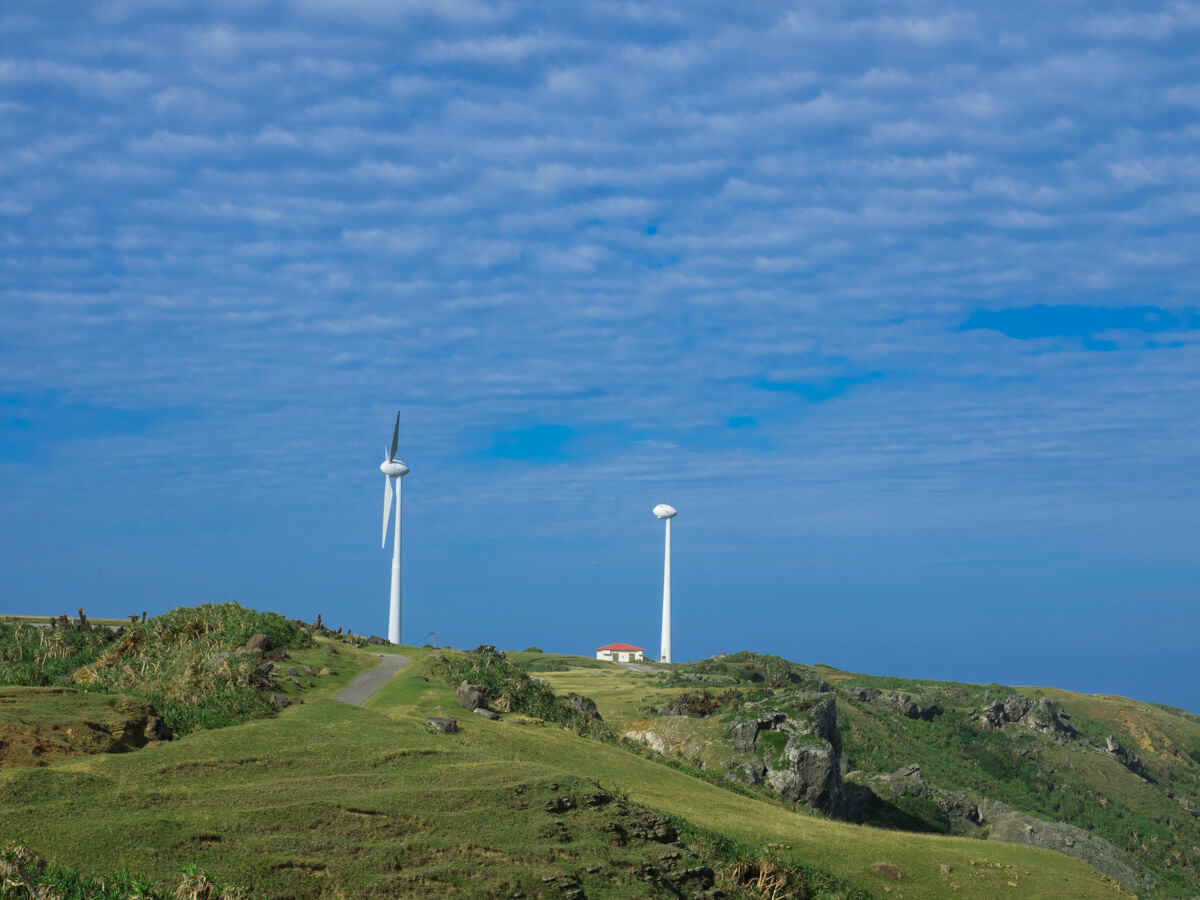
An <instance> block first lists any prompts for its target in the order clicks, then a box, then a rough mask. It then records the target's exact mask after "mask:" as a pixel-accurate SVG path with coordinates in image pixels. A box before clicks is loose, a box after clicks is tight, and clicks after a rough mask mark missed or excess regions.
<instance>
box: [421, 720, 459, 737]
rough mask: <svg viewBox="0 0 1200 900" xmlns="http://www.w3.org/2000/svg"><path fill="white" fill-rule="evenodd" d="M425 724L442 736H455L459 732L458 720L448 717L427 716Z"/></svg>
mask: <svg viewBox="0 0 1200 900" xmlns="http://www.w3.org/2000/svg"><path fill="white" fill-rule="evenodd" d="M425 724H426V725H428V726H429V727H430V728H432V729H434V730H435V731H440V732H442V734H454V732H456V731H458V720H457V719H450V718H447V717H446V716H426V717H425Z"/></svg>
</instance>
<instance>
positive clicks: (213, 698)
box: [0, 603, 313, 735]
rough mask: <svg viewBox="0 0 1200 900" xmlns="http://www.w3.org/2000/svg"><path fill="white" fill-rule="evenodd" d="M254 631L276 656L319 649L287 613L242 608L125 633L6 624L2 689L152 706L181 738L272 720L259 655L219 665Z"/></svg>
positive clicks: (175, 618) (184, 610) (211, 608)
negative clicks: (82, 694)
mask: <svg viewBox="0 0 1200 900" xmlns="http://www.w3.org/2000/svg"><path fill="white" fill-rule="evenodd" d="M255 634H265V635H266V636H267V639H268V640H269V641H270V642H271V647H272V648H273V649H276V648H278V649H301V648H304V647H311V646H312V645H313V639H312V636H311V635H309V634H308V633H307V632H306V631H304V630H303V629H302V628H300V627H299V626H297V625H296V624H295V623H293V622H291V621H289V620H287V619H285V618H284V617H283V616H281V615H278V614H277V613H269V612H268V613H260V612H257V611H256V610H252V609H246V608H245V607H243V606H241V605H240V604H237V603H221V604H216V603H206V604H204V605H202V606H195V607H180V608H178V609H173V610H171V611H170V612H169V613H167V614H165V615H162V616H156V617H155V618H153V619H150V620H148V621H146V622H137V623H133V624H130V625H128V626H125V628H124V629H123V630H122V631H121V632H120V633H118V632H115V631H112V630H110V629H108V628H99V629H94V630H91V631H77V630H75V629H73V628H53V629H49V628H35V627H34V626H32V625H24V624H18V625H6V624H5V625H0V684H20V685H29V686H33V687H44V686H50V685H64V686H71V687H77V688H79V689H80V690H85V691H99V692H103V693H121V694H131V695H133V696H135V697H141V698H143V699H145V700H148V701H150V703H151V704H152V705H153V706H154V707H155V709H156V710H157V711H158V713H159V714H160V715H161V716H162V718H163V721H164V722H165V723H166V725H167V727H168V728H170V729H171V730H172V731H173V732H175V734H177V735H180V734H187V733H188V732H190V731H196V730H198V729H204V728H220V727H222V726H224V725H234V724H237V723H239V722H245V721H248V720H250V719H259V718H264V717H267V716H271V715H274V712H275V710H274V708H273V707H272V706H271V704H270V703H269V702H268V700H267V697H266V694H267V691H268V689H269V685H268V683H267V677H266V675H265V674H263V673H262V672H260V671H259V669H258V666H259V662H260V660H259V659H258V657H257V656H254V655H251V654H237V655H232V656H230V655H226V656H225V658H224V659H221V658H219V654H221V653H222V652H223V651H232V650H234V649H236V648H237V647H240V646H242V645H243V644H245V643H246V641H247V640H249V638H250V637H251V636H252V635H255Z"/></svg>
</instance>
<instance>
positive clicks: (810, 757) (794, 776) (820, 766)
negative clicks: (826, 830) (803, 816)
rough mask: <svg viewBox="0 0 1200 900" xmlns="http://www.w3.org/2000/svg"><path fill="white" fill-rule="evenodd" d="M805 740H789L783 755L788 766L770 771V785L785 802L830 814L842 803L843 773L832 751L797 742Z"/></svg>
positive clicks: (770, 768) (823, 745)
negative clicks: (826, 811) (825, 811)
mask: <svg viewBox="0 0 1200 900" xmlns="http://www.w3.org/2000/svg"><path fill="white" fill-rule="evenodd" d="M800 737H802V736H798V735H792V736H791V737H789V738H788V742H787V745H786V746H785V747H784V751H783V755H784V759H785V760H786V761H787V764H786V765H784V766H781V767H780V768H772V767H770V766H768V768H767V784H769V785H770V786H771V787H772V788H774V790H775V793H777V794H779V796H780V797H782V798H783V799H784V800H791V801H792V802H794V803H803V804H805V805H806V806H815V807H817V808H818V809H824V810H831V809H833V808H834V807H835V806H836V805H838V802H839V801H840V799H841V798H840V794H841V781H842V779H841V772H840V771H839V765H838V758H837V754H835V752H834V750H833V747H832V746H830V745H829V743H828V742H827V741H826V742H823V743H822V744H820V745H817V744H810V743H806V742H803V741H802V740H798V738H800Z"/></svg>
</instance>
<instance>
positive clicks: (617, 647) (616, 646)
mask: <svg viewBox="0 0 1200 900" xmlns="http://www.w3.org/2000/svg"><path fill="white" fill-rule="evenodd" d="M596 649H597V650H621V651H622V652H625V653H628V652H629V651H630V650H637V651H640V652H644V651H645V649H646V648H645V647H635V646H633V644H609V645H608V646H607V647H597V648H596Z"/></svg>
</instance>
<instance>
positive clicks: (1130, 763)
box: [1104, 734, 1151, 781]
mask: <svg viewBox="0 0 1200 900" xmlns="http://www.w3.org/2000/svg"><path fill="white" fill-rule="evenodd" d="M1104 747H1105V749H1106V750H1107V751H1108V754H1109V755H1110V756H1111V757H1113V758H1114V759H1115V760H1116V761H1117V762H1119V763H1120V764H1121V765H1123V766H1124V767H1125V768H1127V769H1128V770H1129V771H1130V772H1132V773H1133V774H1134V775H1137V776H1138V777H1139V778H1145V779H1146V780H1147V781H1150V780H1151V779H1150V776H1149V775H1148V774H1147V772H1146V766H1145V764H1144V763H1143V762H1142V758H1141V757H1140V756H1138V755H1137V754H1136V753H1134V752H1133V751H1132V750H1129V749H1127V748H1125V747H1122V746H1121V744H1120V743H1119V742H1118V741H1117V739H1116V738H1115V737H1113V736H1112V735H1111V734H1110V735H1109V736H1108V737H1107V738H1105V739H1104Z"/></svg>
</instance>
